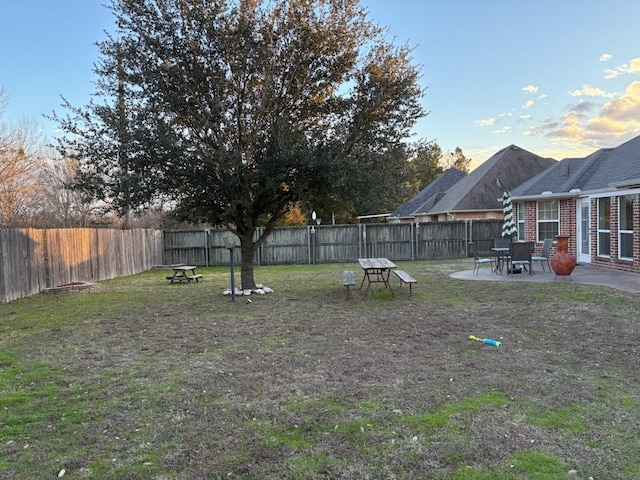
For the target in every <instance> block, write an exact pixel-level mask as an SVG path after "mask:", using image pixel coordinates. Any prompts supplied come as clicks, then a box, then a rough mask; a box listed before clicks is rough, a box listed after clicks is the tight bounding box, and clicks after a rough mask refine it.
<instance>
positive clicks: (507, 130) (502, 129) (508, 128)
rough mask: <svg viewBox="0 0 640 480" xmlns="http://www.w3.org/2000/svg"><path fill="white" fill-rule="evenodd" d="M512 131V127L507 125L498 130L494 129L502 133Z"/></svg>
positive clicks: (497, 132)
mask: <svg viewBox="0 0 640 480" xmlns="http://www.w3.org/2000/svg"><path fill="white" fill-rule="evenodd" d="M510 131H511V127H510V126H508V125H507V126H506V127H503V128H500V129H498V130H494V131H493V133H496V134H502V133H509V132H510Z"/></svg>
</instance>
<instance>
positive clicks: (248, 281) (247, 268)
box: [240, 232, 256, 290]
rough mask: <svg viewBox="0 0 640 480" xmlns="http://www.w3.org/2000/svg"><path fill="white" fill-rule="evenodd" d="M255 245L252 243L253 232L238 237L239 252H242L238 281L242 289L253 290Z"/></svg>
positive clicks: (254, 284) (254, 286)
mask: <svg viewBox="0 0 640 480" xmlns="http://www.w3.org/2000/svg"><path fill="white" fill-rule="evenodd" d="M255 251H256V245H254V243H253V232H251V233H250V234H248V235H243V236H241V237H240V252H241V254H242V268H241V270H240V283H241V284H242V289H243V290H255V288H256V282H255V280H254V278H253V257H254V254H255Z"/></svg>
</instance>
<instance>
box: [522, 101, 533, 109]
mask: <svg viewBox="0 0 640 480" xmlns="http://www.w3.org/2000/svg"><path fill="white" fill-rule="evenodd" d="M534 103H535V102H534V101H533V100H527V101H526V102H524V105H522V108H529V107H531V106H533V104H534Z"/></svg>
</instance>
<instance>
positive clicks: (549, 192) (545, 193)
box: [542, 190, 553, 195]
mask: <svg viewBox="0 0 640 480" xmlns="http://www.w3.org/2000/svg"><path fill="white" fill-rule="evenodd" d="M552 194H553V192H552V191H551V190H547V191H546V192H542V195H552Z"/></svg>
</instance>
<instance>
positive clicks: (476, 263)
mask: <svg viewBox="0 0 640 480" xmlns="http://www.w3.org/2000/svg"><path fill="white" fill-rule="evenodd" d="M469 248H470V249H471V254H472V255H473V260H474V264H473V273H475V274H476V275H477V274H478V272H479V271H480V265H486V264H487V263H488V264H489V266H490V267H491V271H493V258H490V257H487V258H482V257H479V256H478V251H477V250H476V246H475V245H474V244H473V242H470V243H469Z"/></svg>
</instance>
